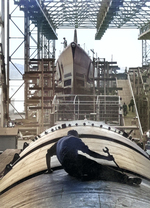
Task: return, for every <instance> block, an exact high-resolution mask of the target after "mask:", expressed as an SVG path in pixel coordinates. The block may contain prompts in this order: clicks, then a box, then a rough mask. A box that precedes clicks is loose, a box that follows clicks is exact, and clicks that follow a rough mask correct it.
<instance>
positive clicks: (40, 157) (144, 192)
mask: <svg viewBox="0 0 150 208" xmlns="http://www.w3.org/2000/svg"><path fill="white" fill-rule="evenodd" d="M72 129H75V130H77V131H78V133H79V137H80V138H81V139H82V141H83V142H84V143H85V144H86V145H88V147H89V149H91V150H93V151H95V152H97V153H99V154H103V155H106V153H104V152H103V149H104V148H105V147H107V148H108V149H109V153H110V154H111V155H113V157H114V159H115V162H116V163H117V164H118V167H119V171H122V172H124V173H126V174H128V175H129V176H133V177H137V176H138V177H140V178H141V179H142V183H141V184H140V185H132V186H130V185H127V184H122V183H118V182H112V181H103V180H91V181H82V180H79V179H76V178H73V177H71V176H69V175H68V174H67V173H66V172H65V171H64V170H63V169H62V167H61V165H60V163H59V161H58V160H57V157H56V156H53V157H52V165H51V167H52V169H53V172H52V173H51V174H46V169H47V167H46V153H47V150H48V149H49V148H50V147H51V146H52V145H53V144H54V143H55V142H57V141H58V140H59V139H60V138H61V137H63V136H65V135H66V134H67V132H68V131H69V130H72ZM80 154H81V153H80ZM95 161H96V162H98V163H100V164H103V165H107V166H110V167H111V168H115V169H118V167H117V166H116V164H115V163H114V161H106V160H102V159H95ZM149 170H150V161H149V157H148V155H147V154H146V153H145V151H144V150H142V149H141V148H140V147H139V146H138V145H137V144H135V143H134V142H133V141H131V140H129V139H128V138H126V137H125V136H124V135H123V132H120V131H119V130H118V129H116V128H112V127H109V126H108V125H106V124H104V123H102V122H94V121H88V120H87V121H85V120H83V121H70V122H66V123H60V124H58V125H56V126H54V127H51V128H50V129H48V130H46V131H45V132H43V133H42V134H40V135H39V137H38V139H37V140H36V141H33V142H31V143H30V145H29V146H27V147H26V148H25V149H24V150H23V151H22V152H21V153H20V154H19V158H18V160H16V162H15V163H14V165H13V167H12V169H11V170H10V171H9V172H8V173H7V174H6V175H5V176H4V177H3V179H2V180H1V181H0V192H1V196H0V198H1V206H2V207H31V206H32V207H125V206H126V207H136V208H138V207H139V208H140V207H144V208H146V207H147V208H148V207H149V202H150V201H149V198H150V182H149V180H150V175H149Z"/></svg>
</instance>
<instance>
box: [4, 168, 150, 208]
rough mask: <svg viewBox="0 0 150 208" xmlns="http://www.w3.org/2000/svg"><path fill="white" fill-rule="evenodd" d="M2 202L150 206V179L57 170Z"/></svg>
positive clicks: (53, 206) (19, 207) (22, 206)
mask: <svg viewBox="0 0 150 208" xmlns="http://www.w3.org/2000/svg"><path fill="white" fill-rule="evenodd" d="M39 165H40V164H39ZM0 202H1V207H2V208H13V207H15V208H29V207H32V208H81V207H82V208H89V207H92V208H124V207H128V208H149V207H150V182H148V181H145V180H144V181H143V182H142V184H141V185H140V186H129V185H126V184H121V183H116V182H110V181H81V180H78V179H75V178H73V177H71V176H69V175H68V174H67V173H66V172H65V171H64V170H56V171H54V172H53V173H52V174H41V175H39V176H36V177H34V178H31V179H29V180H27V181H24V182H23V183H21V184H18V185H17V186H15V187H13V188H12V189H10V190H9V191H7V192H6V193H4V194H2V195H1V196H0Z"/></svg>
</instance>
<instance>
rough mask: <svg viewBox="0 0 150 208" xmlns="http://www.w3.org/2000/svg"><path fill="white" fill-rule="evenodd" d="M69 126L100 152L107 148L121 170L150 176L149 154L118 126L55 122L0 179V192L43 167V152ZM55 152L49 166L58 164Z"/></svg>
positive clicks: (109, 162)
mask: <svg viewBox="0 0 150 208" xmlns="http://www.w3.org/2000/svg"><path fill="white" fill-rule="evenodd" d="M71 129H75V130H77V131H78V133H79V136H80V138H81V139H82V140H83V142H84V143H85V144H86V145H88V146H89V148H90V149H91V150H94V151H96V152H98V153H100V154H106V153H104V152H103V149H104V148H105V147H107V148H109V152H110V154H112V155H113V156H114V158H115V161H116V162H117V164H118V165H119V167H120V168H121V169H122V170H123V171H127V172H131V173H132V174H135V175H139V176H140V177H143V178H146V179H148V180H150V174H149V170H150V160H149V157H148V155H147V154H146V153H145V151H143V150H142V149H141V148H140V147H139V146H137V145H136V144H135V143H134V142H132V141H131V140H129V139H127V138H125V137H124V136H123V135H122V133H121V132H120V131H119V130H117V129H113V128H110V127H108V126H107V125H105V124H104V125H103V124H102V123H100V122H93V121H84V120H83V121H72V122H71V121H70V122H66V123H63V124H60V125H57V126H54V127H52V128H50V129H48V130H47V131H45V132H43V133H42V134H41V135H39V138H38V139H37V140H36V141H34V142H32V143H31V144H30V145H29V146H28V147H27V148H26V149H25V150H23V151H22V152H21V153H20V159H19V160H18V162H17V163H16V164H15V165H14V166H13V168H12V170H11V171H10V172H8V173H7V174H6V175H5V176H4V177H3V179H2V180H1V181H0V192H3V191H4V190H6V189H8V188H9V187H10V186H12V185H14V184H16V183H18V182H19V181H21V180H23V179H25V178H27V177H30V176H32V175H34V174H37V173H39V172H43V171H45V170H46V158H45V156H46V153H47V149H48V148H50V147H51V146H52V145H53V144H54V143H55V142H56V141H58V140H59V139H60V138H61V137H62V136H65V135H66V134H67V132H68V131H69V130H71ZM95 161H96V162H98V163H100V164H104V165H109V166H112V167H116V165H115V163H114V162H113V161H105V160H100V159H95ZM60 166H61V165H60V163H59V162H58V160H57V158H56V156H54V157H52V168H54V169H55V168H57V167H60Z"/></svg>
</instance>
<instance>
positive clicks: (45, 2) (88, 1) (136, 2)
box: [14, 0, 150, 39]
mask: <svg viewBox="0 0 150 208" xmlns="http://www.w3.org/2000/svg"><path fill="white" fill-rule="evenodd" d="M14 2H15V3H16V4H18V5H20V8H21V9H22V10H23V9H25V8H27V7H28V13H29V17H30V20H32V22H33V23H34V24H35V25H36V26H38V25H42V28H43V33H44V35H46V36H47V37H48V38H49V37H51V39H57V34H56V33H55V31H56V29H61V28H64V29H67V28H96V29H97V33H96V37H95V38H96V39H100V38H101V37H102V36H103V34H104V33H105V31H106V30H107V29H108V28H141V27H143V25H145V24H147V23H148V22H149V20H150V0H32V1H30V0H14Z"/></svg>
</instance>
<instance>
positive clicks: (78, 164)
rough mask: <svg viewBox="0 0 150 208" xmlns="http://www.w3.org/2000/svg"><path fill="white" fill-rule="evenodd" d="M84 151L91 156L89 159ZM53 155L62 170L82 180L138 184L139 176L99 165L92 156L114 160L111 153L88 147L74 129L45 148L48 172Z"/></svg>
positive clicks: (49, 171)
mask: <svg viewBox="0 0 150 208" xmlns="http://www.w3.org/2000/svg"><path fill="white" fill-rule="evenodd" d="M80 151H81V152H82V153H86V155H89V156H91V157H92V158H93V160H92V158H91V159H89V158H87V157H86V156H85V155H81V154H80ZM53 155H57V158H58V160H59V162H60V163H61V165H62V167H63V168H64V170H65V171H66V172H67V173H68V174H69V175H71V176H73V177H76V178H79V179H82V180H94V179H96V180H111V181H117V182H122V183H127V184H134V183H135V184H140V183H141V179H140V178H129V177H128V176H127V175H126V174H124V173H122V172H120V171H117V170H115V169H113V168H110V167H108V166H105V165H101V164H99V163H97V162H96V161H94V158H99V159H104V160H108V161H112V160H114V158H113V156H112V155H108V156H105V155H100V154H98V153H96V152H94V151H92V150H90V149H89V148H88V146H87V145H85V144H84V142H83V141H82V140H81V139H80V138H79V136H78V132H77V131H76V130H70V131H69V132H68V135H67V136H65V137H63V138H61V139H60V140H58V142H56V143H55V144H54V145H53V146H52V147H51V148H50V149H48V150H47V154H46V163H47V169H48V173H51V172H52V170H51V165H50V160H51V157H52V156H53Z"/></svg>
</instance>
